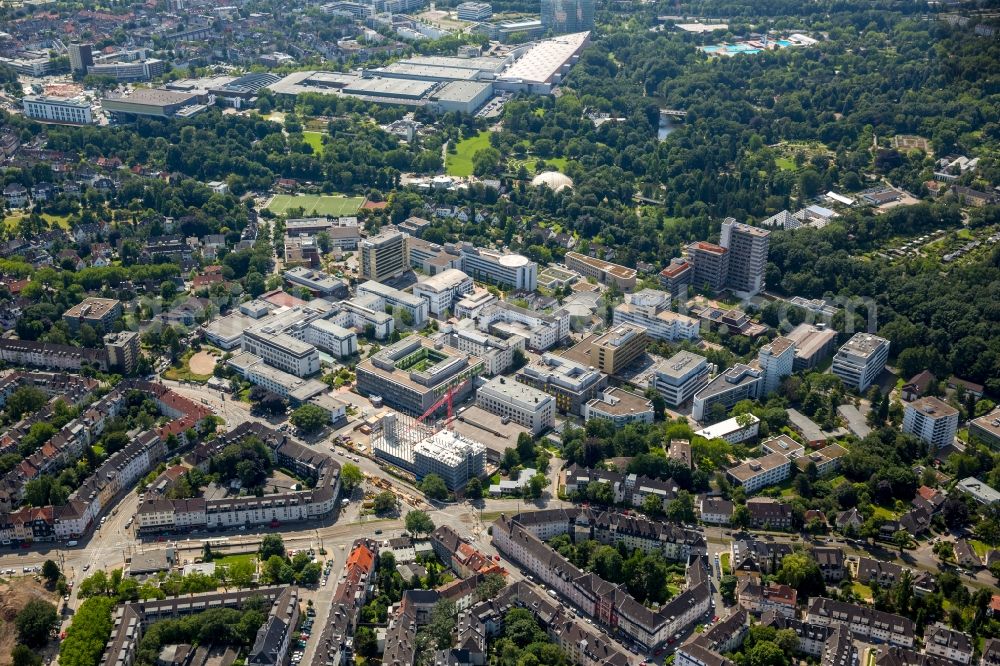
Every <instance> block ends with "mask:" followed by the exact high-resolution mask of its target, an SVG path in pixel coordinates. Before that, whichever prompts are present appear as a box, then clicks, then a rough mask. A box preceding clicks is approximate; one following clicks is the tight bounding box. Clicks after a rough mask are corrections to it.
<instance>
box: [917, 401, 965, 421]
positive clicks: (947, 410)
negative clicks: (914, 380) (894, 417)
mask: <svg viewBox="0 0 1000 666" xmlns="http://www.w3.org/2000/svg"><path fill="white" fill-rule="evenodd" d="M907 406H908V407H911V408H913V409H915V410H917V411H918V412H921V413H922V414H924V415H925V416H928V417H930V418H934V419H939V418H943V417H948V416H957V415H958V410H957V409H955V408H954V407H952V406H951V405H949V404H948V403H947V402H945V401H944V400H941V399H940V398H935V397H934V396H926V397H923V398H918V399H916V400H914V401H913V402H911V403H909V405H907Z"/></svg>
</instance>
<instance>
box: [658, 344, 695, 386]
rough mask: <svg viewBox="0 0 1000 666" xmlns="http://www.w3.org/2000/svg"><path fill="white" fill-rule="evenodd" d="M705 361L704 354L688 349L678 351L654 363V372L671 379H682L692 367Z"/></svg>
mask: <svg viewBox="0 0 1000 666" xmlns="http://www.w3.org/2000/svg"><path fill="white" fill-rule="evenodd" d="M705 363H707V359H706V358H705V357H704V356H699V355H698V354H695V353H693V352H689V351H679V352H677V353H676V354H674V355H673V356H671V357H670V358H668V359H666V360H663V361H660V362H659V363H657V364H656V372H657V373H659V374H661V375H663V376H665V377H670V378H672V379H678V380H679V379H683V378H684V377H686V376H687V374H688V373H689V372H691V370H692V369H693V368H697V367H699V366H700V365H702V364H705Z"/></svg>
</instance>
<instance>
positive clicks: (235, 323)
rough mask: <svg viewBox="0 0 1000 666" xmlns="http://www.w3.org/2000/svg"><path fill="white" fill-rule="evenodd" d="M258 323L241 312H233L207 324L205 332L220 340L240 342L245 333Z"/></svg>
mask: <svg viewBox="0 0 1000 666" xmlns="http://www.w3.org/2000/svg"><path fill="white" fill-rule="evenodd" d="M258 321H259V320H257V319H254V318H253V317H248V316H247V315H245V314H243V313H241V312H233V313H230V314H228V315H226V316H224V317H219V318H218V319H214V320H213V321H211V322H209V323H208V324H205V332H206V333H208V334H209V335H213V336H215V337H216V338H219V339H220V340H229V341H233V340H238V339H239V338H241V337H243V331H245V330H246V329H247V328H249V327H250V326H253V325H254V324H256V323H258Z"/></svg>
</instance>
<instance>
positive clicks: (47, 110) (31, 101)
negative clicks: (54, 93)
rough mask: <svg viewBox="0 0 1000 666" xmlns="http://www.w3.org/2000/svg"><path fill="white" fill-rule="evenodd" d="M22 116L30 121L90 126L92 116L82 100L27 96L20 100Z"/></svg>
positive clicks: (86, 104)
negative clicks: (22, 109)
mask: <svg viewBox="0 0 1000 666" xmlns="http://www.w3.org/2000/svg"><path fill="white" fill-rule="evenodd" d="M21 102H22V105H23V107H24V115H25V116H27V117H28V118H31V119H32V120H41V121H42V122H49V123H56V124H60V125H90V124H91V123H93V122H94V114H93V112H92V111H91V109H90V104H89V103H88V102H85V101H83V100H78V99H71V98H67V97H50V96H47V95H29V96H27V97H25V98H24V99H22V100H21Z"/></svg>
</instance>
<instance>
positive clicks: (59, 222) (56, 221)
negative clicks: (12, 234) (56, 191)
mask: <svg viewBox="0 0 1000 666" xmlns="http://www.w3.org/2000/svg"><path fill="white" fill-rule="evenodd" d="M26 215H27V213H24V212H19V213H12V214H10V215H8V216H6V217H5V218H4V219H3V228H4V229H5V230H8V231H9V230H11V229H13V228H14V225H16V224H17V223H18V222H19V221H20V220H21V218H23V217H25V216H26ZM42 219H43V220H45V221H46V222H48V223H49V226H50V227H56V226H58V227H61V228H63V229H65V230H66V231H69V215H49V214H48V213H42Z"/></svg>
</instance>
